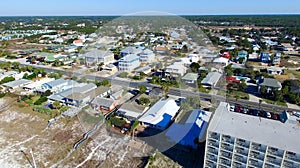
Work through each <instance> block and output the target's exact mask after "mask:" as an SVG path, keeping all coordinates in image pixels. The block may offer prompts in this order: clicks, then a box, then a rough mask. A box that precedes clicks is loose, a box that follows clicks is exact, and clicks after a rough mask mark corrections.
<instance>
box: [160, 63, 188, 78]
mask: <svg viewBox="0 0 300 168" xmlns="http://www.w3.org/2000/svg"><path fill="white" fill-rule="evenodd" d="M165 70H166V72H167V73H170V74H171V75H174V76H183V75H184V74H185V73H186V71H187V67H185V66H184V64H183V63H181V62H174V63H173V64H171V65H169V66H167V67H166V68H165Z"/></svg>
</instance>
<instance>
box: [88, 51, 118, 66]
mask: <svg viewBox="0 0 300 168" xmlns="http://www.w3.org/2000/svg"><path fill="white" fill-rule="evenodd" d="M84 57H85V63H86V66H91V65H92V64H100V63H103V64H104V65H107V64H111V63H114V62H115V59H114V54H113V53H112V52H110V51H102V50H92V51H89V52H87V53H85V54H84Z"/></svg>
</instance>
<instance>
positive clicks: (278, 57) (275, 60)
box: [272, 52, 281, 65]
mask: <svg viewBox="0 0 300 168" xmlns="http://www.w3.org/2000/svg"><path fill="white" fill-rule="evenodd" d="M280 61H281V53H279V52H277V53H275V54H274V56H273V58H272V65H280Z"/></svg>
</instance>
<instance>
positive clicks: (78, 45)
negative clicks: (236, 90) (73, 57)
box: [73, 40, 84, 47]
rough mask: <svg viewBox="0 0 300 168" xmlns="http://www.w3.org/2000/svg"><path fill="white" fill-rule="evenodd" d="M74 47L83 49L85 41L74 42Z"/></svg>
mask: <svg viewBox="0 0 300 168" xmlns="http://www.w3.org/2000/svg"><path fill="white" fill-rule="evenodd" d="M73 45H74V46H77V47H83V46H84V45H83V41H82V40H74V41H73Z"/></svg>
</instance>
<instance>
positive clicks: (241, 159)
mask: <svg viewBox="0 0 300 168" xmlns="http://www.w3.org/2000/svg"><path fill="white" fill-rule="evenodd" d="M233 158H234V160H236V161H238V162H241V163H245V164H246V163H247V159H246V158H245V157H242V156H238V155H235V156H234V157H233Z"/></svg>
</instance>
